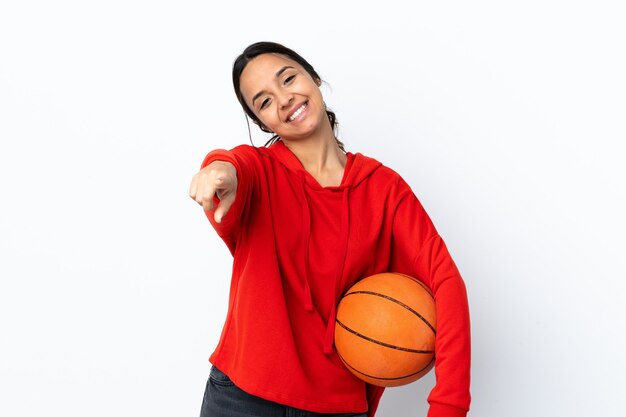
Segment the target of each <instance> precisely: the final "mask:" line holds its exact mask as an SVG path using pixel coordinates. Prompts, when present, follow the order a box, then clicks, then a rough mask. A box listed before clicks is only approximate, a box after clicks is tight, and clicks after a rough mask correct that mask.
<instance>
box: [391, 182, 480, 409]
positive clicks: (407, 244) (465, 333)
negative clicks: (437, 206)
mask: <svg viewBox="0 0 626 417" xmlns="http://www.w3.org/2000/svg"><path fill="white" fill-rule="evenodd" d="M400 185H401V187H400V188H401V191H400V192H399V194H398V195H399V200H396V201H397V206H396V211H395V214H394V219H393V232H392V233H393V246H392V251H393V254H392V268H393V270H394V271H396V272H401V273H405V274H407V275H410V276H414V277H417V278H419V279H420V280H422V281H423V282H424V283H425V284H426V285H428V287H429V288H430V289H431V290H432V292H433V295H434V298H435V305H436V310H437V311H436V313H437V337H436V340H435V378H436V383H435V387H434V388H433V389H432V391H431V392H430V395H429V396H428V402H429V405H430V407H429V410H428V417H464V416H465V415H466V414H467V412H468V410H469V405H470V400H471V398H470V359H471V352H470V320H469V307H468V302H467V294H466V288H465V283H464V282H463V279H462V278H461V275H460V273H459V271H458V269H457V267H456V265H455V263H454V261H453V260H452V257H451V256H450V253H449V252H448V249H447V248H446V245H445V243H444V241H443V240H442V238H441V236H439V234H438V233H437V230H436V229H435V226H434V225H433V223H432V221H431V219H430V218H429V216H428V214H427V213H426V211H425V210H424V208H423V206H422V204H421V203H420V202H419V201H418V199H417V197H416V196H415V194H414V193H413V192H412V191H411V189H410V188H409V186H408V185H407V184H406V183H405V182H404V181H402V180H400Z"/></svg>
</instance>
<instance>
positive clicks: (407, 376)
mask: <svg viewBox="0 0 626 417" xmlns="http://www.w3.org/2000/svg"><path fill="white" fill-rule="evenodd" d="M337 355H339V358H341V360H342V361H343V363H344V364H345V365H346V366H347V367H348V368H350V369H352V370H353V371H355V372H358V373H360V374H361V375H364V376H366V377H368V378H373V379H380V380H386V381H393V380H397V379H404V378H409V377H412V376H414V375H417V374H419V373H420V372H423V371H424V370H426V369H427V368H428V367H429V366H430V365H431V364H432V363H433V361H434V360H435V356H434V355H433V357H432V358H431V360H430V362H428V363H427V364H426V366H424V367H423V368H422V369H420V370H419V371H417V372H413V373H412V374H408V375H404V376H397V377H393V378H390V377H380V376H373V375H368V374H366V373H365V372H361V371H359V370H358V369H356V368H355V367H353V366H352V365H350V364H349V363H348V362H346V360H345V359H344V358H343V356H341V355H340V354H339V352H337Z"/></svg>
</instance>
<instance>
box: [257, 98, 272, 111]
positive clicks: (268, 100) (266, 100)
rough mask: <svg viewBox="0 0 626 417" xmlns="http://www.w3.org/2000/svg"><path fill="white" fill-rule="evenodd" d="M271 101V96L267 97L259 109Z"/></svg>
mask: <svg viewBox="0 0 626 417" xmlns="http://www.w3.org/2000/svg"><path fill="white" fill-rule="evenodd" d="M269 102H270V99H269V98H266V99H265V100H263V102H262V103H261V105H260V106H259V109H264V108H265V107H266V106H267V105H268V104H269Z"/></svg>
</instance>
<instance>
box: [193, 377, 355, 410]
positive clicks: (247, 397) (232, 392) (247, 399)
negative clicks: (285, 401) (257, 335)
mask: <svg viewBox="0 0 626 417" xmlns="http://www.w3.org/2000/svg"><path fill="white" fill-rule="evenodd" d="M366 416H367V415H366V414H365V413H357V414H354V413H352V414H320V413H313V412H311V411H304V410H299V409H297V408H293V407H289V406H286V405H282V404H278V403H275V402H272V401H268V400H264V399H263V398H259V397H257V396H254V395H251V394H248V393H247V392H245V391H243V390H241V389H240V388H239V387H237V386H236V385H235V384H234V383H233V382H232V381H231V380H230V378H229V377H228V376H227V375H226V374H225V373H223V372H222V371H220V370H219V369H217V368H216V367H215V366H212V367H211V373H210V375H209V379H208V381H207V383H206V389H205V391H204V398H203V399H202V409H201V411H200V417H366Z"/></svg>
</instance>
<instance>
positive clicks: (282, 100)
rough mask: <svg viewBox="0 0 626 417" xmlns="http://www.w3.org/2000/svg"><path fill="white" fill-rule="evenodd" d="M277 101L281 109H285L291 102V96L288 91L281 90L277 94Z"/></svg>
mask: <svg viewBox="0 0 626 417" xmlns="http://www.w3.org/2000/svg"><path fill="white" fill-rule="evenodd" d="M277 100H278V103H279V104H280V107H281V108H282V109H287V108H289V106H291V103H292V102H293V94H292V93H291V92H289V91H286V90H283V91H281V92H280V93H279V94H278V97H277Z"/></svg>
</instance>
